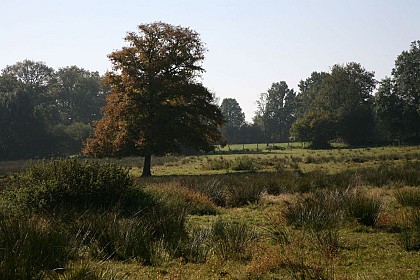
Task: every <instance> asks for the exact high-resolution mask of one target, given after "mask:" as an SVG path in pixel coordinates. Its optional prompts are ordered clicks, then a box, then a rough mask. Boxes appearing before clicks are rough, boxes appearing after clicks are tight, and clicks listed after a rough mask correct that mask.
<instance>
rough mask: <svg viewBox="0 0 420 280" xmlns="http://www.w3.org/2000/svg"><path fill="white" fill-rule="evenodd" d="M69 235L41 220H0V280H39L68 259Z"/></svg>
mask: <svg viewBox="0 0 420 280" xmlns="http://www.w3.org/2000/svg"><path fill="white" fill-rule="evenodd" d="M68 237H69V235H68V233H67V232H66V231H65V230H64V231H63V230H61V229H60V228H56V227H54V226H53V225H51V224H50V223H48V222H47V221H44V220H41V219H36V218H33V219H29V220H27V219H24V218H20V219H2V220H1V221H0V279H42V278H43V277H44V276H45V275H46V274H48V272H49V271H51V270H53V269H56V268H60V267H64V266H65V265H66V263H67V261H68V260H69V258H70V257H71V250H70V248H69V244H68Z"/></svg>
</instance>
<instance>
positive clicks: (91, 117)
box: [0, 41, 420, 160]
mask: <svg viewBox="0 0 420 280" xmlns="http://www.w3.org/2000/svg"><path fill="white" fill-rule="evenodd" d="M102 80H103V77H101V76H100V75H99V73H98V72H90V71H87V70H85V69H82V68H79V67H77V66H70V67H64V68H59V69H58V70H56V69H53V68H51V67H49V66H47V65H45V63H42V62H34V61H31V60H25V61H22V62H18V63H16V64H14V65H10V66H6V67H5V68H4V69H3V70H1V73H0V160H11V159H21V158H36V157H50V156H67V155H71V154H76V153H80V151H81V148H82V146H83V143H84V141H85V140H86V139H87V138H88V136H89V135H90V134H91V132H92V122H93V121H95V120H98V119H100V118H101V108H102V107H103V106H104V105H105V95H106V93H107V92H108V89H107V88H103V87H102V86H101V85H102ZM419 96H420V41H415V42H413V43H412V44H411V47H410V49H409V50H408V51H403V52H402V53H401V54H400V55H399V56H398V57H397V59H396V61H395V67H394V69H392V73H391V76H390V77H387V78H385V79H383V80H382V81H379V82H378V81H376V80H375V77H374V72H371V71H368V70H366V69H365V68H364V67H363V66H362V65H360V64H358V63H354V62H352V63H348V64H345V65H334V66H332V68H331V70H330V71H329V72H313V73H312V74H311V76H310V77H308V78H306V79H304V80H301V81H300V83H299V85H298V91H297V92H296V91H295V90H293V89H290V88H289V87H288V85H287V84H286V82H284V81H280V82H276V83H273V84H272V85H271V87H270V88H269V89H268V90H267V91H266V92H264V93H261V94H260V95H259V98H258V100H257V105H258V107H257V111H256V112H255V116H254V117H253V121H252V122H251V123H247V122H245V115H244V113H243V112H242V109H241V107H240V105H239V104H238V102H237V101H236V100H235V99H233V98H226V99H223V100H222V102H221V105H220V109H221V111H222V113H223V116H224V118H225V124H224V125H223V127H222V128H221V132H222V134H223V135H224V138H225V139H226V141H227V143H232V144H233V143H270V142H271V143H274V142H286V141H303V142H309V143H311V145H312V146H314V147H328V146H329V143H330V142H331V141H333V140H338V141H342V142H345V143H347V144H350V145H368V144H372V143H373V144H378V143H389V142H394V143H395V142H399V143H404V142H411V143H412V142H419V141H420V101H419V99H420V97H419Z"/></svg>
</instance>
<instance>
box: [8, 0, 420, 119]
mask: <svg viewBox="0 0 420 280" xmlns="http://www.w3.org/2000/svg"><path fill="white" fill-rule="evenodd" d="M155 21H162V22H166V23H170V24H173V25H181V26H183V27H189V28H191V29H193V30H195V31H197V32H198V33H199V34H200V37H201V39H202V41H203V42H204V43H205V45H206V48H207V49H208V52H207V53H206V58H205V61H204V63H203V66H204V68H205V69H206V73H205V74H203V76H202V83H203V84H204V85H205V86H206V87H207V88H208V89H209V90H211V91H212V92H214V93H215V94H216V96H217V97H218V98H219V99H220V100H223V98H235V99H236V100H237V101H238V103H239V105H240V106H241V108H242V110H243V111H244V113H245V116H246V119H247V121H251V120H252V117H253V116H254V112H255V110H256V109H257V105H256V100H257V99H258V97H259V95H260V93H262V92H266V91H267V90H268V89H269V88H270V87H271V84H272V83H274V82H279V81H285V82H286V83H287V84H288V86H289V88H293V89H295V90H296V91H297V90H298V87H297V85H298V83H299V81H300V80H304V79H306V78H307V77H309V76H310V75H311V73H312V72H313V71H329V70H330V68H331V67H332V66H333V65H334V64H345V63H348V62H358V63H360V64H361V65H362V66H363V67H364V68H365V69H366V70H368V71H374V72H375V77H376V79H377V80H381V79H383V78H384V77H385V76H390V74H391V70H392V68H393V67H394V63H395V59H396V58H397V56H398V55H399V54H400V53H401V52H402V51H404V50H409V48H410V44H411V42H413V41H415V40H420V1H419V0H352V1H348V0H335V1H333V0H317V1H315V0H312V1H310V0H277V1H276V0H259V1H257V0H254V1H248V0H172V1H171V0H148V1H144V0H120V1H109V0H72V1H69V0H65V1H62V0H26V1H24V0H13V1H11V0H0V38H1V41H0V42H1V44H0V69H3V68H5V67H6V66H7V65H12V64H14V63H16V62H19V61H23V60H24V59H29V60H34V61H42V62H44V63H46V64H47V65H48V66H50V67H53V68H55V69H58V68H61V67H66V66H72V65H76V66H78V67H81V68H84V69H86V70H90V71H98V72H99V73H100V74H103V73H105V72H106V71H107V70H111V63H110V61H109V60H108V58H107V55H108V54H109V53H111V52H112V51H115V50H118V49H121V48H122V47H123V46H125V45H126V43H125V42H124V40H123V37H124V36H125V35H126V33H127V32H129V31H136V30H137V26H138V25H139V24H143V23H152V22H155Z"/></svg>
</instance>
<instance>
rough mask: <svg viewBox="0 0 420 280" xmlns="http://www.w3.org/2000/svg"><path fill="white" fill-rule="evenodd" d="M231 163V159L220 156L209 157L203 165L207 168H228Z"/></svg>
mask: <svg viewBox="0 0 420 280" xmlns="http://www.w3.org/2000/svg"><path fill="white" fill-rule="evenodd" d="M230 165H231V162H230V161H229V160H227V159H224V158H223V157H220V158H216V159H212V158H208V159H207V162H206V163H205V164H204V166H203V167H204V169H206V170H228V169H229V168H230Z"/></svg>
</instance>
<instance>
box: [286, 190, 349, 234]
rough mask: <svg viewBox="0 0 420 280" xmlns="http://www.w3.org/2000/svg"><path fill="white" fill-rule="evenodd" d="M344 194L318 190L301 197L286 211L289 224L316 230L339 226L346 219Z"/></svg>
mask: <svg viewBox="0 0 420 280" xmlns="http://www.w3.org/2000/svg"><path fill="white" fill-rule="evenodd" d="M342 202H343V194H342V193H339V192H327V191H318V192H314V193H310V194H308V195H306V196H305V197H304V198H300V199H299V200H298V201H297V202H296V203H293V204H291V205H289V206H288V207H287V209H286V211H285V214H284V215H285V219H286V221H287V223H288V224H290V225H294V226H295V227H298V228H306V229H311V230H315V231H319V230H324V229H330V228H337V227H338V226H339V225H340V224H341V223H342V221H343V219H344V209H343V207H342Z"/></svg>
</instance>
